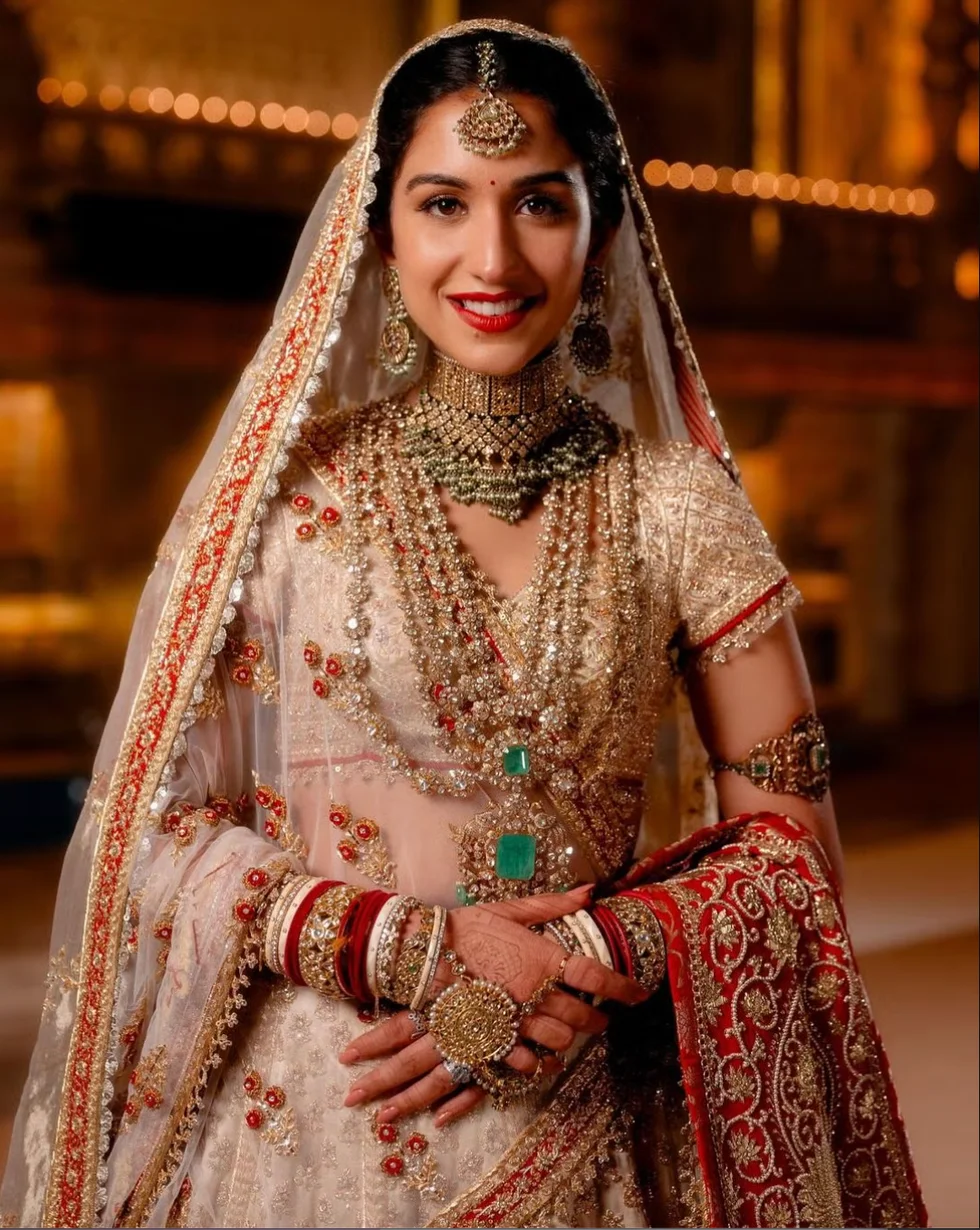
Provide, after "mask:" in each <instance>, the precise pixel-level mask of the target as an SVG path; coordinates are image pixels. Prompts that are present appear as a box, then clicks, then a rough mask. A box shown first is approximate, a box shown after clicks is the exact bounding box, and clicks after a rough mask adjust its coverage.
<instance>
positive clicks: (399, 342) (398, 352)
mask: <svg viewBox="0 0 980 1230" xmlns="http://www.w3.org/2000/svg"><path fill="white" fill-rule="evenodd" d="M381 289H382V290H383V291H384V296H385V299H387V301H388V315H387V317H386V318H385V323H384V327H383V328H382V330H381V345H380V347H379V349H378V362H379V363H380V364H381V366H382V367H383V368H384V369H385V371H386V372H389V373H390V374H391V375H392V376H404V375H406V373H408V372H410V371H411V370H412V368H413V367H414V366H415V360H416V358H417V356H418V343H417V342H416V340H415V337H414V335H413V333H412V327H411V325H410V324H409V316H408V312H407V311H406V310H405V300H404V299H403V298H402V288H401V283H400V282H399V280H398V270H397V269H396V268H395V266H394V265H386V266H385V268H384V272H383V273H382V275H381Z"/></svg>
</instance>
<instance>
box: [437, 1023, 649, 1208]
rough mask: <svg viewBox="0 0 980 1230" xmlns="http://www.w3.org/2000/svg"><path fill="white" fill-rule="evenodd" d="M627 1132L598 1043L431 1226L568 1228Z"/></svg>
mask: <svg viewBox="0 0 980 1230" xmlns="http://www.w3.org/2000/svg"><path fill="white" fill-rule="evenodd" d="M629 1126H630V1125H629V1117H628V1115H627V1112H626V1110H625V1107H624V1099H623V1097H622V1093H621V1091H619V1090H617V1089H616V1088H615V1087H614V1085H613V1082H612V1079H611V1077H610V1074H609V1068H608V1052H607V1049H606V1044H605V1041H604V1040H602V1039H600V1040H599V1041H597V1042H594V1043H592V1044H591V1045H590V1046H589V1047H588V1048H587V1049H586V1050H585V1051H584V1052H583V1053H582V1055H581V1056H580V1057H579V1059H578V1060H577V1061H576V1064H575V1066H574V1068H572V1069H571V1070H570V1071H569V1072H568V1074H567V1076H566V1077H565V1079H564V1081H563V1082H562V1084H561V1085H560V1086H559V1087H558V1088H557V1090H556V1092H555V1093H554V1095H553V1097H552V1098H551V1100H550V1101H549V1103H548V1105H547V1106H546V1107H545V1108H544V1109H543V1110H542V1111H541V1113H540V1114H539V1115H538V1116H537V1118H536V1119H535V1120H534V1121H533V1122H532V1123H531V1124H530V1125H529V1126H528V1127H527V1128H525V1130H524V1131H523V1132H522V1133H521V1135H520V1136H519V1137H518V1138H517V1140H516V1141H515V1142H514V1144H513V1145H511V1147H510V1148H509V1149H508V1150H507V1151H506V1152H505V1153H504V1155H503V1157H501V1159H500V1160H499V1161H498V1162H497V1164H496V1165H495V1166H494V1167H493V1168H492V1169H491V1170H490V1171H488V1172H487V1173H486V1174H485V1175H484V1176H483V1177H482V1178H481V1179H480V1180H479V1182H478V1183H476V1184H475V1186H473V1187H472V1188H470V1190H469V1191H467V1192H465V1193H464V1194H463V1195H462V1196H459V1197H458V1198H457V1199H456V1200H454V1201H453V1203H452V1204H450V1205H448V1206H447V1207H446V1208H444V1209H443V1210H442V1211H441V1212H440V1213H439V1215H438V1216H437V1217H435V1218H434V1219H433V1220H432V1221H430V1222H429V1223H428V1224H429V1226H431V1227H449V1226H461V1225H474V1226H478V1225H484V1226H515V1227H523V1226H541V1225H548V1224H557V1225H564V1224H567V1223H566V1222H565V1221H564V1220H563V1219H562V1213H563V1212H564V1211H565V1210H566V1208H567V1206H568V1204H569V1202H570V1201H574V1200H575V1198H576V1197H578V1196H580V1195H581V1194H582V1193H583V1192H585V1191H586V1190H588V1189H590V1188H594V1187H595V1185H596V1184H597V1182H598V1181H599V1179H600V1177H601V1175H602V1174H603V1173H604V1172H605V1169H606V1168H607V1167H608V1166H609V1165H610V1158H611V1156H612V1154H613V1153H614V1152H615V1150H617V1149H624V1150H625V1149H627V1148H628V1143H627V1142H628V1135H629Z"/></svg>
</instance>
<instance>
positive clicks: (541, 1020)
mask: <svg viewBox="0 0 980 1230" xmlns="http://www.w3.org/2000/svg"><path fill="white" fill-rule="evenodd" d="M521 1033H522V1034H523V1035H524V1037H525V1038H530V1039H531V1041H532V1042H538V1043H540V1045H541V1046H546V1047H547V1048H548V1050H549V1051H567V1050H568V1048H569V1047H570V1046H571V1045H572V1043H573V1042H574V1041H575V1030H574V1029H572V1027H571V1025H566V1024H565V1022H564V1021H556V1020H555V1018H554V1017H553V1016H543V1015H542V1014H541V1013H539V1012H536V1013H535V1014H534V1015H533V1016H529V1017H527V1018H525V1020H524V1022H523V1024H522V1025H521Z"/></svg>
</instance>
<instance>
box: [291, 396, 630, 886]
mask: <svg viewBox="0 0 980 1230" xmlns="http://www.w3.org/2000/svg"><path fill="white" fill-rule="evenodd" d="M583 406H584V409H585V412H586V413H588V414H590V415H592V416H593V417H594V418H595V420H596V421H597V422H600V423H602V424H604V430H605V429H607V428H608V430H609V431H610V432H611V433H613V436H614V438H615V439H616V441H617V442H618V441H619V434H618V431H617V430H616V429H615V428H613V427H612V426H611V424H609V422H608V420H607V419H606V418H605V416H603V415H602V414H601V412H600V411H598V410H597V409H596V408H594V407H591V406H589V404H588V403H583ZM411 413H412V411H411V408H410V407H408V406H406V405H404V404H401V403H397V402H390V401H388V402H382V403H379V404H376V405H373V406H369V407H366V408H365V409H363V410H361V411H359V412H358V413H357V414H356V416H355V417H354V418H353V419H351V420H348V421H347V423H346V424H344V425H343V427H342V431H343V444H342V454H341V455H340V456H339V457H338V461H339V462H340V467H341V469H342V470H343V472H344V474H345V476H346V477H345V488H346V502H347V507H348V513H347V516H346V519H345V521H346V532H345V534H344V537H343V544H342V547H341V550H342V556H343V562H344V566H345V569H346V575H347V582H346V614H345V618H344V632H345V634H346V637H347V639H348V652H347V653H346V654H344V655H343V657H344V660H345V670H344V672H343V675H342V680H338V681H337V684H335V686H334V687H333V689H332V696H333V698H334V700H336V701H337V703H338V704H339V705H340V706H341V707H342V708H343V710H344V711H345V712H346V713H347V715H348V716H349V717H350V718H351V719H353V720H354V721H356V722H357V723H358V724H359V725H360V726H361V727H362V728H363V729H364V730H365V732H366V733H367V735H368V736H369V738H370V739H371V741H372V742H373V743H374V745H375V747H376V748H377V749H378V751H379V753H380V755H381V757H382V760H383V763H384V766H385V768H386V769H387V771H388V772H390V773H396V774H398V775H402V776H404V777H406V778H408V779H409V781H411V783H412V785H413V786H414V788H415V789H416V790H418V791H419V792H420V793H422V794H438V795H449V796H453V797H457V798H464V797H467V796H470V795H471V794H472V793H473V792H474V791H475V790H477V789H478V788H482V789H484V791H485V790H486V789H487V788H488V787H492V788H496V789H497V790H499V791H500V792H501V800H502V801H500V802H499V803H498V802H492V803H491V805H490V809H489V811H487V812H485V813H483V814H482V815H480V816H477V817H475V819H474V821H473V822H472V823H471V824H470V825H467V826H466V828H465V829H464V830H459V831H456V832H454V836H455V837H456V839H457V841H458V843H459V845H460V874H461V880H460V885H459V888H458V892H459V894H460V900H488V899H495V898H499V897H500V896H510V895H514V894H515V893H518V894H519V893H520V892H522V891H527V892H531V891H540V890H543V889H552V890H553V889H555V888H558V887H561V886H562V885H563V884H565V883H567V881H568V863H569V856H570V855H571V853H572V848H571V847H570V846H568V844H567V841H568V838H567V835H566V834H565V833H564V832H563V830H562V826H561V825H560V824H558V822H557V820H556V819H555V817H554V815H553V814H551V813H549V812H546V811H545V810H544V809H543V808H542V806H541V800H542V799H543V798H545V797H547V795H549V794H551V795H552V796H553V797H554V795H555V794H556V793H557V794H561V795H563V796H564V797H565V799H566V801H568V802H573V800H574V798H575V797H576V795H577V791H578V788H579V780H578V775H577V773H576V769H575V766H576V763H577V762H578V760H579V759H580V755H581V751H582V747H581V741H582V737H583V735H582V731H581V729H580V715H581V695H580V692H581V685H580V680H579V676H580V668H581V662H582V651H583V644H584V642H585V638H586V632H587V626H586V625H587V599H586V589H587V585H588V581H589V577H590V575H591V573H592V569H593V566H594V562H593V561H592V559H591V557H590V549H589V548H590V537H591V535H592V534H593V533H594V534H595V536H596V538H597V540H598V543H599V547H600V554H601V555H602V556H603V557H604V558H605V559H606V560H607V561H608V563H609V565H610V567H609V571H610V603H611V609H612V610H613V611H614V612H615V613H616V614H615V617H614V618H612V619H611V620H610V626H609V630H608V635H609V637H610V642H611V643H610V646H609V655H608V660H610V661H615V660H616V659H617V656H618V648H617V646H618V643H619V642H620V641H621V639H622V637H623V633H624V631H625V633H626V635H628V634H629V629H630V627H631V621H632V627H635V626H636V622H635V610H634V608H635V599H636V587H635V572H636V552H635V545H634V543H633V541H632V540H633V537H634V534H635V520H634V517H633V516H632V514H631V512H626V522H627V524H626V526H625V527H623V528H625V529H626V532H627V537H628V545H627V546H625V547H624V546H623V544H622V541H621V539H622V535H621V534H619V535H614V525H613V520H614V503H615V502H616V499H615V498H614V497H613V494H612V490H611V489H612V483H611V481H610V472H609V464H610V457H609V456H608V455H605V454H604V455H603V456H601V457H600V458H597V459H596V460H595V462H594V463H593V466H592V469H591V471H590V472H589V475H588V476H587V475H582V476H580V477H578V478H577V479H572V478H565V479H563V480H556V481H552V482H551V484H550V486H549V487H548V490H547V491H546V493H545V494H544V497H543V516H542V520H541V528H540V531H539V546H538V555H537V560H536V564H535V569H534V573H533V576H532V579H531V581H530V582H529V584H528V587H527V590H528V592H527V594H526V595H523V596H525V597H526V598H527V609H528V610H530V611H531V612H533V614H532V617H531V619H530V620H529V621H528V623H527V626H526V628H525V630H524V632H523V634H522V635H520V636H516V637H515V636H512V635H511V634H510V633H504V634H503V635H504V639H505V640H506V641H508V642H509V643H505V644H504V645H503V646H502V645H501V644H498V639H499V638H501V622H500V600H499V599H498V597H497V595H496V593H495V591H494V588H493V585H492V584H491V582H490V581H489V579H488V578H487V577H486V576H485V575H484V574H483V573H482V572H481V570H480V569H479V568H478V567H477V566H476V564H475V563H474V562H473V560H472V559H471V558H470V557H469V556H468V554H467V553H466V551H465V550H464V549H463V547H462V545H461V543H460V541H459V539H458V537H457V536H456V534H455V533H454V532H453V530H452V528H451V527H450V525H449V523H448V521H447V519H446V514H445V511H444V509H443V507H442V504H441V503H440V499H439V494H438V491H437V488H436V486H435V485H434V483H433V481H432V480H431V479H430V477H429V476H428V474H427V473H426V472H425V471H424V468H423V465H422V463H421V462H420V461H419V460H418V459H416V458H414V457H413V456H412V455H411V453H410V451H409V449H408V448H407V447H406V444H405V442H406V439H407V436H408V432H407V426H406V424H407V422H408V421H409V420H410V416H411ZM324 443H326V442H321V443H320V447H319V448H317V449H316V450H315V454H320V456H322V455H323V454H322V449H323V445H324ZM329 447H330V446H329V444H327V448H328V449H329ZM311 460H315V455H314V457H312V458H311ZM618 498H621V497H618ZM624 511H625V510H623V509H619V510H618V513H619V516H623V514H624ZM617 519H618V518H617ZM372 544H373V545H375V546H376V547H377V548H378V549H379V550H380V551H381V553H382V555H383V556H384V557H385V558H386V560H387V561H388V563H389V564H390V566H391V568H392V572H393V575H394V579H395V585H396V589H397V593H398V602H399V609H400V611H401V612H402V614H403V617H404V624H403V626H404V630H405V633H406V635H407V637H408V641H409V646H410V653H411V660H412V663H413V666H414V667H415V682H416V686H417V689H418V692H419V697H420V700H421V702H422V706H423V709H424V711H426V712H428V713H429V715H430V716H431V720H432V728H433V733H434V736H435V739H436V741H437V743H438V745H439V746H440V747H441V748H442V749H443V750H444V751H445V752H446V756H447V760H449V761H450V762H451V763H450V766H449V767H447V768H445V769H441V768H433V767H430V766H428V765H421V764H419V763H417V762H416V761H415V760H413V759H412V758H411V757H410V756H409V754H408V752H407V751H406V749H405V747H404V746H403V745H402V743H401V741H400V739H399V738H398V735H397V733H396V731H395V729H394V727H393V726H392V724H391V723H390V722H389V721H388V720H387V718H386V717H385V716H384V714H383V711H382V707H381V705H380V704H379V702H378V698H377V696H376V695H375V687H376V686H377V685H376V684H375V683H374V681H373V680H372V679H371V677H370V668H369V660H368V646H367V639H368V634H369V631H370V626H371V624H370V613H369V612H370V606H371V584H370V567H369V559H368V550H369V547H370V546H371V545H372ZM494 629H496V630H497V636H496V637H495V635H494ZM338 685H339V686H338ZM610 686H612V685H611V684H610ZM586 737H587V735H586Z"/></svg>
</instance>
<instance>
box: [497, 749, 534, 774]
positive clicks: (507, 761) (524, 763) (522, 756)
mask: <svg viewBox="0 0 980 1230" xmlns="http://www.w3.org/2000/svg"><path fill="white" fill-rule="evenodd" d="M503 763H504V772H505V773H506V774H507V776H508V777H526V776H527V775H528V773H530V772H531V753H530V752H529V751H528V750H527V748H526V747H525V746H524V744H523V743H515V744H513V746H511V747H509V748H507V749H506V751H505V752H504V754H503Z"/></svg>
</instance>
